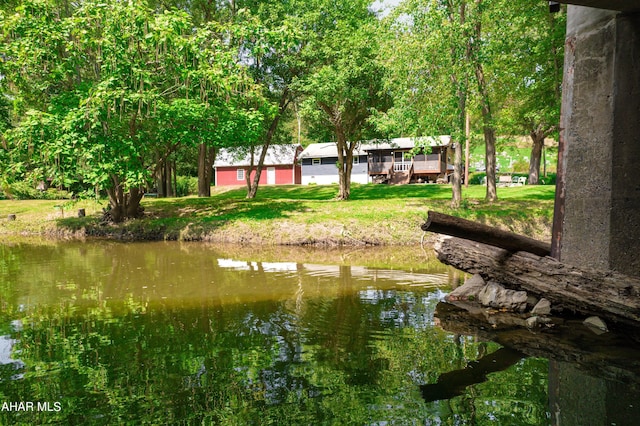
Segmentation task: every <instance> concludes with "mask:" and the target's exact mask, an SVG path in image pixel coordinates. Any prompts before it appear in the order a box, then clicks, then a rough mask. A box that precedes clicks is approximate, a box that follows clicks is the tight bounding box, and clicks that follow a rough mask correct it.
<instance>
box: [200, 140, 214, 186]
mask: <svg viewBox="0 0 640 426" xmlns="http://www.w3.org/2000/svg"><path fill="white" fill-rule="evenodd" d="M215 159H216V149H215V148H214V147H212V146H207V145H206V144H204V143H201V144H200V145H199V146H198V197H210V196H211V180H212V177H213V163H214V162H215Z"/></svg>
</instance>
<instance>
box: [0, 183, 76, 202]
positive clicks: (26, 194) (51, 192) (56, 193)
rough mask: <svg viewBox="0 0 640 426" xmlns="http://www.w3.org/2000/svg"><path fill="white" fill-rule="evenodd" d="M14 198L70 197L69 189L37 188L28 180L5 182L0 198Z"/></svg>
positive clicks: (47, 198)
mask: <svg viewBox="0 0 640 426" xmlns="http://www.w3.org/2000/svg"><path fill="white" fill-rule="evenodd" d="M6 198H13V199H16V200H64V199H70V198H71V193H70V192H69V191H64V190H59V189H55V188H49V189H47V190H46V191H42V190H39V189H36V188H34V187H33V185H31V184H30V183H28V182H26V181H19V182H13V183H9V184H5V185H4V186H3V187H2V191H0V199H6Z"/></svg>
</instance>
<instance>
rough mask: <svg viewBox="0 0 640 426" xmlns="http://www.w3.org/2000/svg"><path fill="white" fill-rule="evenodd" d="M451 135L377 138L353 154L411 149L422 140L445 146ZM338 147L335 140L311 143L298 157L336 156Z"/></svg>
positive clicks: (358, 148)
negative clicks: (380, 150)
mask: <svg viewBox="0 0 640 426" xmlns="http://www.w3.org/2000/svg"><path fill="white" fill-rule="evenodd" d="M450 140H451V136H425V137H415V138H395V139H377V140H372V141H367V142H364V143H361V144H360V145H359V146H358V147H357V148H356V150H355V151H354V154H356V155H366V153H367V152H368V151H375V150H379V149H411V148H413V147H415V145H416V142H418V141H420V142H424V143H425V144H426V145H428V146H446V145H449V142H450ZM337 156H338V148H337V147H336V144H335V142H322V143H312V144H311V145H309V146H307V147H306V148H305V150H304V151H303V152H302V154H300V158H326V157H337Z"/></svg>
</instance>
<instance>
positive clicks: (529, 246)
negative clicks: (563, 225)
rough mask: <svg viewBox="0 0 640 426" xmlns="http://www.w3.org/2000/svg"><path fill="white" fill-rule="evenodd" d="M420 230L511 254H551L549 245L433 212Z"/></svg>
mask: <svg viewBox="0 0 640 426" xmlns="http://www.w3.org/2000/svg"><path fill="white" fill-rule="evenodd" d="M422 230H423V231H430V232H435V233H437V234H444V235H450V236H452V237H459V238H464V239H467V240H472V241H477V242H479V243H484V244H489V245H492V246H495V247H500V248H503V249H505V250H508V251H511V252H516V251H527V252H529V253H533V254H537V255H538V256H549V254H550V253H551V244H548V243H545V242H542V241H538V240H534V239H533V238H529V237H525V236H524V235H518V234H514V233H513V232H508V231H503V230H501V229H498V228H494V227H491V226H487V225H483V224H481V223H477V222H473V221H470V220H466V219H461V218H459V217H455V216H449V215H446V214H443V213H438V212H434V211H430V212H429V213H428V216H427V221H426V222H425V223H424V224H423V225H422Z"/></svg>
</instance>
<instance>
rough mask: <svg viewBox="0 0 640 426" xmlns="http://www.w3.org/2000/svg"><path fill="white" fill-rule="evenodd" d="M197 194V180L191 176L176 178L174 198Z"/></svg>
mask: <svg viewBox="0 0 640 426" xmlns="http://www.w3.org/2000/svg"><path fill="white" fill-rule="evenodd" d="M197 193H198V178H197V177H191V176H178V177H177V178H176V196H178V197H185V196H187V195H193V194H197Z"/></svg>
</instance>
